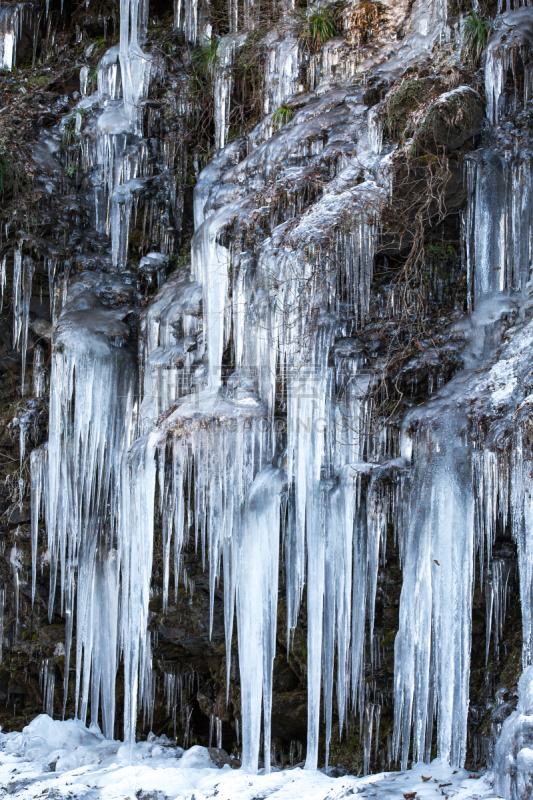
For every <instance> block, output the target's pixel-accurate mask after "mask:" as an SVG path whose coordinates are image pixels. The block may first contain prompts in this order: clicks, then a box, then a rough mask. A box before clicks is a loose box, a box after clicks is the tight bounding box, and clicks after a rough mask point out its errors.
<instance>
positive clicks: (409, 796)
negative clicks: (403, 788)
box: [403, 792, 416, 800]
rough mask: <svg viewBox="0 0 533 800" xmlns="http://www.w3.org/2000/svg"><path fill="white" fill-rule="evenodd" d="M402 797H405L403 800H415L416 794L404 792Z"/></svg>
mask: <svg viewBox="0 0 533 800" xmlns="http://www.w3.org/2000/svg"><path fill="white" fill-rule="evenodd" d="M403 796H404V797H405V800H415V797H416V792H404V793H403Z"/></svg>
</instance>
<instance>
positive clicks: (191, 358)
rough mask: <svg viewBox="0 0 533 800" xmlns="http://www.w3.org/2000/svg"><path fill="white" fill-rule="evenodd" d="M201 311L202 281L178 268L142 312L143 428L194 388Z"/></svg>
mask: <svg viewBox="0 0 533 800" xmlns="http://www.w3.org/2000/svg"><path fill="white" fill-rule="evenodd" d="M141 263H142V262H141ZM201 313H202V292H201V288H200V286H199V284H198V283H195V282H193V281H191V280H190V279H189V278H188V276H187V275H184V274H183V273H182V272H179V273H177V274H176V275H174V276H172V277H170V278H169V279H168V280H167V281H166V283H165V284H164V285H163V286H162V288H161V289H160V290H159V292H158V294H157V295H156V296H155V298H154V301H153V302H152V303H151V305H150V307H149V308H148V310H147V311H146V313H145V314H144V315H143V317H142V318H141V345H140V347H141V350H140V358H141V369H142V375H141V380H142V405H141V409H140V415H141V420H142V422H141V425H142V426H143V429H144V430H143V432H145V433H146V432H148V430H149V426H150V425H151V424H154V423H155V422H156V420H157V418H158V417H159V415H160V414H162V413H163V412H164V411H166V410H167V409H168V408H171V407H172V406H173V405H174V403H176V401H177V400H178V399H179V398H180V397H182V396H183V395H186V394H189V393H190V392H191V390H192V389H193V388H194V382H195V372H196V369H197V368H198V366H199V365H200V364H201V363H202V362H201V356H202V350H201V347H199V346H198V338H199V335H200V329H201Z"/></svg>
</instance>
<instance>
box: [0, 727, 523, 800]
mask: <svg viewBox="0 0 533 800" xmlns="http://www.w3.org/2000/svg"><path fill="white" fill-rule="evenodd" d="M525 755H526V754H525V753H523V757H524V758H525ZM0 785H1V786H2V787H5V788H6V790H7V792H8V793H9V794H10V795H11V796H13V797H15V798H18V800H32V798H37V797H42V796H43V795H46V796H48V797H54V798H56V800H61V799H62V798H65V800H67V798H87V800H96V798H98V800H127V799H128V798H129V800H133V798H134V797H138V798H141V797H153V798H158V800H165V798H169V799H170V798H172V799H173V800H193V798H194V800H208V799H209V798H212V797H215V796H216V797H217V800H235V798H236V797H238V798H239V800H256V798H259V797H260V798H262V800H267V799H268V800H341V799H342V798H346V797H350V796H353V795H357V796H360V797H361V800H364V799H365V798H369V800H381V798H383V800H404V798H406V797H407V798H411V797H413V798H414V797H416V800H443V798H444V799H445V800H447V799H448V798H450V799H451V798H455V799H456V800H489V799H490V798H494V797H495V794H494V791H493V789H492V775H491V774H490V773H487V774H485V775H481V776H478V775H473V774H470V773H468V772H467V771H466V770H453V769H452V768H451V767H449V766H448V765H447V764H445V763H444V762H442V761H437V760H436V761H433V762H432V763H431V764H418V765H416V766H415V767H413V769H411V770H407V771H404V772H383V773H380V774H377V775H371V776H367V777H365V778H356V777H354V776H352V775H345V776H343V777H338V778H334V777H330V776H328V775H326V774H324V772H319V771H318V772H317V771H310V770H303V769H301V768H300V767H298V766H297V767H293V768H287V769H284V770H280V769H279V768H278V767H273V768H272V772H271V773H270V774H264V770H261V771H260V773H259V774H257V775H252V774H250V773H248V772H246V771H245V770H244V769H232V768H231V767H230V766H229V764H225V765H224V766H223V767H222V768H220V769H219V768H218V767H217V766H216V765H215V764H214V762H213V760H212V759H211V756H210V752H209V750H208V749H207V748H205V747H200V746H199V745H195V746H193V747H191V748H190V749H189V750H186V751H183V750H182V748H180V747H176V746H173V745H172V743H171V742H170V741H169V740H168V739H167V738H166V737H165V736H162V737H156V736H154V735H153V734H150V735H149V736H148V740H147V741H145V742H138V743H137V744H132V745H123V744H122V743H121V742H119V741H114V740H110V739H105V738H104V737H103V736H102V734H101V733H100V731H99V729H98V728H96V727H92V728H90V729H88V728H86V727H85V726H84V725H83V723H81V722H80V721H78V720H65V721H63V722H61V721H59V720H52V719H51V718H50V717H49V716H47V715H46V714H41V715H40V716H39V717H36V718H35V719H34V720H33V721H32V722H31V723H30V724H29V725H27V726H26V727H25V728H24V729H23V730H22V732H21V733H7V734H4V733H0Z"/></svg>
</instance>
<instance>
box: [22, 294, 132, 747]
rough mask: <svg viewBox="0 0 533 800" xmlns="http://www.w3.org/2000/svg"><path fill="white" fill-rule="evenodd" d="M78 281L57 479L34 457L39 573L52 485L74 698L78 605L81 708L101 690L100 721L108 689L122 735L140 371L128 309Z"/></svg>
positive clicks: (67, 337) (59, 369)
mask: <svg viewBox="0 0 533 800" xmlns="http://www.w3.org/2000/svg"><path fill="white" fill-rule="evenodd" d="M74 288H75V289H77V290H78V291H77V292H76V291H75V292H74V295H73V298H72V299H71V300H70V302H69V303H67V305H66V306H65V308H64V310H63V312H62V314H61V316H60V318H59V323H58V327H57V331H56V340H55V346H54V351H53V354H52V370H51V381H50V383H51V387H52V391H51V397H50V425H49V442H48V456H47V459H48V460H47V463H48V469H47V470H46V475H47V480H43V478H42V465H43V463H44V462H43V461H41V456H40V455H38V456H35V457H34V460H33V462H32V480H33V481H34V486H33V496H32V507H33V510H34V515H33V528H32V545H33V552H34V556H33V559H34V560H33V574H34V580H35V558H36V546H37V525H38V517H39V514H38V508H39V504H40V498H41V493H42V492H43V486H44V501H45V502H44V506H45V511H46V527H47V533H48V549H49V551H50V556H51V569H50V600H49V615H50V617H51V616H52V613H53V609H54V595H55V588H56V579H57V576H58V572H59V571H60V575H61V582H60V588H61V606H62V609H63V612H64V614H65V616H66V618H67V632H66V648H65V649H66V667H65V685H64V699H65V701H66V696H67V682H68V673H69V658H70V643H71V639H72V630H73V622H74V613H75V610H76V606H77V613H76V616H77V622H76V625H77V636H76V692H75V697H76V711H77V713H79V716H80V718H81V719H82V720H83V721H85V719H86V713H87V707H88V702H89V692H90V690H91V692H92V702H91V708H92V715H93V721H94V722H97V719H98V695H99V693H101V694H102V714H103V721H104V733H105V735H106V736H108V737H111V738H112V736H113V728H114V703H115V701H114V691H115V676H116V670H117V656H118V639H117V635H118V633H117V628H118V571H117V570H118V562H117V558H116V551H115V549H114V548H113V546H112V543H113V537H114V531H115V528H116V524H117V520H118V517H119V500H120V478H121V469H122V464H121V462H122V457H123V453H125V452H126V450H127V447H128V444H129V436H130V434H131V425H132V422H131V421H132V411H133V409H132V404H133V387H134V384H135V372H134V369H133V364H132V360H131V356H130V354H129V352H128V351H127V350H126V349H125V348H123V347H121V345H122V344H123V343H124V340H125V338H126V336H127V328H126V326H124V324H123V323H122V322H120V317H121V312H120V311H118V312H117V311H113V310H108V309H105V308H104V307H103V306H102V304H101V303H100V302H99V301H98V300H97V298H96V296H95V295H93V294H92V293H91V292H90V291H89V290H87V288H86V287H85V286H84V285H82V286H81V287H80V286H79V285H78V286H77V287H76V286H75V287H74ZM80 288H81V289H82V291H81V292H80ZM93 326H95V327H94V328H93ZM106 334H107V335H106ZM42 458H43V459H44V458H45V456H44V452H43V456H42ZM39 461H41V464H40V465H39ZM80 465H82V467H81V468H80ZM73 480H74V483H72V481H73ZM76 592H77V602H76ZM102 609H105V612H103V611H102ZM102 620H105V623H103V622H102ZM103 624H104V629H103V628H102V625H103ZM82 671H83V682H82V680H81V676H82ZM91 684H92V685H91Z"/></svg>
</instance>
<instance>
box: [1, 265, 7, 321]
mask: <svg viewBox="0 0 533 800" xmlns="http://www.w3.org/2000/svg"><path fill="white" fill-rule="evenodd" d="M6 259H7V256H4V257H3V259H2V262H1V263H0V290H1V292H2V295H1V298H2V299H1V300H0V313H2V310H3V308H4V292H5V288H6Z"/></svg>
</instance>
